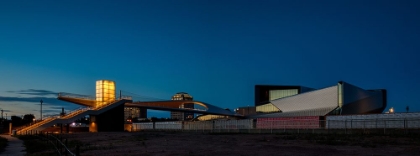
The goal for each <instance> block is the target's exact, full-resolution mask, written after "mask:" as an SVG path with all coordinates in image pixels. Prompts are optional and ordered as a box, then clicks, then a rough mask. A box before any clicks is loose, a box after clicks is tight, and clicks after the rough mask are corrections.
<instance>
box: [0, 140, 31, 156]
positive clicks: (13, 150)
mask: <svg viewBox="0 0 420 156" xmlns="http://www.w3.org/2000/svg"><path fill="white" fill-rule="evenodd" d="M0 136H1V137H3V138H6V139H7V140H8V142H7V146H6V148H5V149H4V152H2V153H0V155H2V156H3V155H5V156H6V155H7V156H9V155H10V156H15V155H16V156H21V155H25V154H26V152H25V151H24V150H25V146H23V141H22V140H19V139H18V138H15V137H12V136H10V135H0Z"/></svg>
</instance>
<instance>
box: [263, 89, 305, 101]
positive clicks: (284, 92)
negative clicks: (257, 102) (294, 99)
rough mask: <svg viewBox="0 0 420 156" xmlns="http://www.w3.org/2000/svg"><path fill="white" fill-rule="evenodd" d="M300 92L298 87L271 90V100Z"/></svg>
mask: <svg viewBox="0 0 420 156" xmlns="http://www.w3.org/2000/svg"><path fill="white" fill-rule="evenodd" d="M296 94H298V90H297V89H281V90H270V94H269V96H270V101H271V100H276V99H280V98H284V97H288V96H292V95H296Z"/></svg>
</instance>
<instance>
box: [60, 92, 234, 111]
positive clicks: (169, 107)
mask: <svg viewBox="0 0 420 156" xmlns="http://www.w3.org/2000/svg"><path fill="white" fill-rule="evenodd" d="M58 99H59V100H62V101H67V102H71V103H74V104H78V105H82V106H88V107H93V106H94V105H95V103H96V101H95V100H90V99H83V98H77V97H69V96H61V95H59V96H58ZM191 103H193V104H196V105H199V106H202V107H204V108H205V110H202V109H188V108H180V107H181V106H182V105H183V104H191ZM124 106H126V107H139V108H145V109H153V110H166V111H178V112H191V113H199V114H213V115H225V116H241V115H238V114H236V113H234V112H232V111H229V110H226V109H223V108H220V107H216V106H213V105H210V104H208V103H204V102H200V101H172V100H168V101H147V102H127V103H125V104H124Z"/></svg>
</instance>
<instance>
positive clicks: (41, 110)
mask: <svg viewBox="0 0 420 156" xmlns="http://www.w3.org/2000/svg"><path fill="white" fill-rule="evenodd" d="M39 102H41V121H42V102H44V101H42V99H41V101H39Z"/></svg>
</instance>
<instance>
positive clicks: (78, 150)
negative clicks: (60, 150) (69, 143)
mask: <svg viewBox="0 0 420 156" xmlns="http://www.w3.org/2000/svg"><path fill="white" fill-rule="evenodd" d="M75 154H76V156H80V146H79V145H76V153H75Z"/></svg>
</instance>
